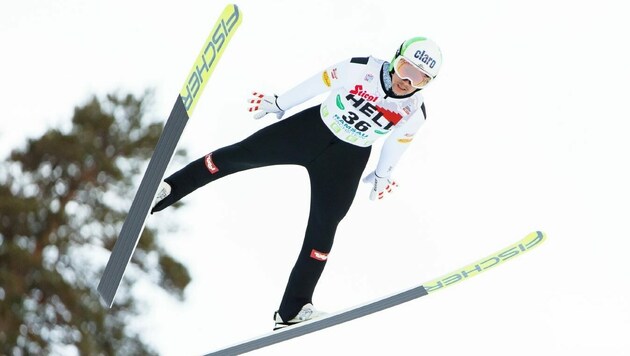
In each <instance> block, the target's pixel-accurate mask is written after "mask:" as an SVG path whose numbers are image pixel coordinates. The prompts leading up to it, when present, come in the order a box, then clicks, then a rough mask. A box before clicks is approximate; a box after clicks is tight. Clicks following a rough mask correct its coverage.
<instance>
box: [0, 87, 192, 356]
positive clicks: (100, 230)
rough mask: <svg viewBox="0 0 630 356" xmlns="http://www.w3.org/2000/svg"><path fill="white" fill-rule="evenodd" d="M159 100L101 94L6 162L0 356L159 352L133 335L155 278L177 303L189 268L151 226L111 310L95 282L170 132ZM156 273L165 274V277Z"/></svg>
mask: <svg viewBox="0 0 630 356" xmlns="http://www.w3.org/2000/svg"><path fill="white" fill-rule="evenodd" d="M149 97H150V94H145V95H143V96H142V97H140V98H136V97H134V96H133V95H125V96H120V95H109V96H107V98H106V99H103V100H99V99H98V98H96V97H94V98H92V99H91V100H90V101H88V102H87V103H86V104H85V105H83V106H79V107H76V108H75V110H74V115H73V118H72V127H71V128H70V129H69V131H68V132H64V131H63V130H59V129H50V130H48V131H47V132H45V133H44V134H43V135H42V136H41V137H39V138H36V139H29V140H28V142H27V143H26V146H25V147H24V148H21V149H16V150H14V151H13V152H12V153H11V155H10V157H9V158H8V159H7V160H6V161H4V162H2V163H0V354H6V355H20V354H50V353H56V352H60V353H63V351H64V350H66V351H67V349H68V348H75V349H76V350H77V351H78V352H79V353H80V354H82V355H145V354H154V353H155V352H154V351H153V350H151V348H150V347H149V346H148V345H146V344H145V343H143V342H142V341H141V340H140V339H139V338H138V337H137V335H134V334H133V332H132V331H130V330H129V328H128V325H129V320H130V319H131V318H133V317H134V316H137V314H138V310H137V304H138V300H136V298H135V297H134V296H133V295H132V294H130V293H129V292H128V291H129V290H130V289H131V286H132V284H133V283H134V282H135V281H136V280H137V278H148V277H150V276H152V277H153V278H152V280H153V281H154V282H156V284H157V285H159V286H160V287H162V288H164V289H165V290H166V291H168V292H169V293H171V294H174V295H175V296H176V297H178V298H182V296H183V290H184V288H185V287H186V285H187V284H188V283H189V282H190V276H189V274H188V271H187V270H186V268H185V267H184V266H183V265H182V264H181V263H179V262H178V261H176V260H175V259H173V258H172V257H171V256H169V255H168V254H167V253H166V252H165V251H164V250H163V249H162V248H161V247H160V246H158V244H157V240H156V231H154V230H152V229H150V228H146V229H145V231H144V233H143V236H142V237H141V239H140V243H139V244H138V248H137V250H136V253H135V254H134V257H133V259H132V266H130V269H132V272H135V273H127V275H126V276H125V278H124V280H123V284H122V285H121V292H120V293H119V295H118V296H117V299H116V303H115V305H114V307H113V308H112V309H107V308H105V307H103V306H102V304H101V303H100V301H99V297H98V293H97V292H96V285H97V283H98V280H99V279H100V276H101V273H102V270H103V268H104V265H105V263H106V261H107V258H108V256H109V251H111V248H112V247H113V245H114V243H115V241H116V238H117V234H118V232H119V231H120V228H121V226H122V223H123V221H124V219H125V217H126V214H127V209H128V208H129V206H130V202H131V200H132V199H133V194H134V193H135V190H136V188H137V186H138V184H139V178H140V175H141V173H143V172H144V168H145V167H146V164H147V160H148V159H149V158H150V156H151V154H152V152H153V149H154V147H155V144H156V142H157V140H158V138H159V135H160V133H161V130H162V125H161V124H156V123H153V124H147V123H146V122H145V120H144V119H143V118H144V114H145V109H146V105H147V104H146V102H147V101H148V98H149ZM156 275H157V276H156Z"/></svg>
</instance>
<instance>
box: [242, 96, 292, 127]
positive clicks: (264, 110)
mask: <svg viewBox="0 0 630 356" xmlns="http://www.w3.org/2000/svg"><path fill="white" fill-rule="evenodd" d="M248 102H249V103H250V104H252V105H251V106H250V107H249V112H254V111H258V112H257V113H256V114H254V119H256V120H258V119H260V118H262V117H263V116H265V115H267V114H276V118H277V119H278V120H280V119H281V118H282V116H283V115H284V110H282V109H281V108H280V107H279V106H278V96H277V95H275V94H273V95H265V94H260V93H256V92H253V93H252V98H251V99H250V100H249V101H248Z"/></svg>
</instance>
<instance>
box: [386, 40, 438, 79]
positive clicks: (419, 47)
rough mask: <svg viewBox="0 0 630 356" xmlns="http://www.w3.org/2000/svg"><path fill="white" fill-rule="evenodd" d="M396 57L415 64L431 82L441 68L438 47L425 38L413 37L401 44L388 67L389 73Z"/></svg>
mask: <svg viewBox="0 0 630 356" xmlns="http://www.w3.org/2000/svg"><path fill="white" fill-rule="evenodd" d="M398 57H404V58H405V59H406V60H407V61H409V62H411V63H413V64H415V65H416V66H417V67H418V68H420V70H421V71H422V72H424V73H425V74H427V75H428V76H429V77H430V78H431V80H433V79H435V77H436V76H437V75H438V72H439V71H440V67H441V66H442V52H441V51H440V47H438V45H437V44H436V43H435V42H433V41H432V40H430V39H428V38H425V37H414V38H411V39H408V40H407V41H405V42H403V44H401V45H400V48H398V50H397V51H396V55H395V56H394V59H393V60H392V61H391V63H390V65H389V70H390V71H393V69H394V62H395V61H396V59H397V58H398Z"/></svg>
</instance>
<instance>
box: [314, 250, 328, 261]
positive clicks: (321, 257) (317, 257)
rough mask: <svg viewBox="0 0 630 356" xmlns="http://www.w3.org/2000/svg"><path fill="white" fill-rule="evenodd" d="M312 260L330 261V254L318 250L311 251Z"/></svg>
mask: <svg viewBox="0 0 630 356" xmlns="http://www.w3.org/2000/svg"><path fill="white" fill-rule="evenodd" d="M311 258H312V259H315V260H318V261H322V262H324V261H326V260H327V259H328V254H327V253H324V252H319V251H317V250H316V249H312V250H311Z"/></svg>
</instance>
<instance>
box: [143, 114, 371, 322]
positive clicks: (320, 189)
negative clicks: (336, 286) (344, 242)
mask: <svg viewBox="0 0 630 356" xmlns="http://www.w3.org/2000/svg"><path fill="white" fill-rule="evenodd" d="M319 115H320V114H319V106H315V107H312V108H309V109H306V110H304V111H302V112H299V113H297V114H295V115H293V116H291V117H289V118H287V119H285V120H282V121H279V122H277V123H274V124H272V125H270V126H268V127H265V128H263V129H261V130H260V131H258V132H256V133H254V134H253V135H251V136H250V137H248V138H246V139H245V140H243V141H241V142H239V143H235V144H233V145H230V146H226V147H223V148H220V149H218V150H216V151H213V152H212V153H210V154H208V155H206V156H205V157H201V158H200V159H198V160H196V161H193V162H191V163H190V164H189V165H187V166H186V167H184V168H183V169H181V170H180V171H178V172H176V173H174V174H173V175H172V176H170V177H168V178H166V179H165V181H166V182H167V183H169V185H170V186H171V194H170V195H169V196H168V197H167V198H166V199H164V200H163V201H161V202H160V203H159V204H158V205H157V206H156V207H155V209H154V210H153V211H160V210H162V209H164V208H166V207H167V206H169V205H171V204H173V203H175V202H176V201H178V200H180V199H181V198H183V197H184V196H186V195H187V194H189V193H191V192H193V191H194V190H195V189H197V188H199V187H201V186H204V185H206V184H208V183H210V182H212V181H215V180H217V179H219V178H222V177H225V176H227V175H230V174H232V173H236V172H240V171H243V170H247V169H251V168H258V167H264V166H270V165H280V164H295V165H301V166H303V167H305V168H306V170H307V171H308V174H309V177H310V183H311V202H310V214H309V218H308V225H307V227H306V234H305V237H304V242H303V245H302V249H301V251H300V254H299V256H298V259H297V262H296V263H295V266H294V267H293V270H292V272H291V275H290V277H289V281H288V284H287V286H286V290H285V292H284V296H283V298H282V302H281V304H280V308H279V314H280V316H281V317H282V319H283V320H285V321H287V320H290V319H292V318H294V317H295V316H296V315H297V313H298V312H299V311H300V309H301V308H302V306H303V305H304V304H306V303H312V297H313V292H314V290H315V286H316V284H317V282H318V280H319V278H320V276H321V274H322V272H323V270H324V266H325V264H326V260H327V258H328V253H329V252H330V250H331V248H332V244H333V239H334V236H335V231H336V229H337V225H338V224H339V222H340V221H341V220H342V219H343V218H344V216H345V215H346V213H347V212H348V210H349V209H350V206H351V205H352V201H353V200H354V196H355V194H356V191H357V188H358V185H359V182H360V180H361V175H362V173H363V170H364V169H365V166H366V164H367V161H368V158H369V156H370V147H358V146H354V145H352V144H349V143H346V142H343V141H341V140H340V139H338V138H337V137H336V136H334V135H333V134H332V133H331V132H330V130H329V129H328V128H327V127H326V126H325V125H324V123H323V121H322V120H321V118H320V116H319Z"/></svg>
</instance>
